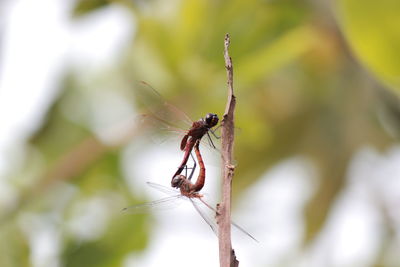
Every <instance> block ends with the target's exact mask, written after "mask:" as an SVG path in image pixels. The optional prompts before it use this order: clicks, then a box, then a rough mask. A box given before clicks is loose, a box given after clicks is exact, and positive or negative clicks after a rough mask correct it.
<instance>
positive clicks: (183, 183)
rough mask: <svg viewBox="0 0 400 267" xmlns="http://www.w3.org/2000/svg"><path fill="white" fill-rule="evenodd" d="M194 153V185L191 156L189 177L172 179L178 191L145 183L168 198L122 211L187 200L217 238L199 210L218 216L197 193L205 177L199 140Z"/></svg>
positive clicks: (213, 226) (214, 225) (212, 222)
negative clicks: (209, 211)
mask: <svg viewBox="0 0 400 267" xmlns="http://www.w3.org/2000/svg"><path fill="white" fill-rule="evenodd" d="M194 151H195V153H196V158H197V161H198V164H199V166H200V171H199V175H198V177H197V180H196V182H195V183H194V184H193V183H192V182H191V181H190V180H191V178H192V176H193V173H194V170H195V168H196V164H195V162H196V161H195V159H194V158H193V156H192V158H193V161H194V166H193V167H192V170H191V173H190V175H189V177H186V176H185V175H182V174H179V175H177V176H175V177H174V178H173V179H172V184H173V187H175V188H179V191H176V190H175V189H171V188H168V187H165V186H163V185H159V184H156V183H152V182H147V184H148V185H149V186H150V187H152V188H155V189H157V190H159V191H161V192H163V193H166V194H168V195H170V196H169V197H165V198H162V199H159V200H155V201H152V202H147V203H144V204H139V205H135V206H131V207H127V208H124V209H123V211H127V212H133V213H138V212H141V211H143V210H146V209H149V208H155V207H158V206H162V205H165V204H168V203H170V202H173V201H176V200H177V199H182V198H183V199H186V200H189V201H190V202H191V203H192V205H193V207H194V208H195V210H196V211H197V212H198V213H199V215H200V216H201V217H202V218H203V220H204V221H205V222H206V223H207V224H208V225H209V226H210V228H211V230H212V231H213V232H214V233H215V234H216V235H217V236H218V234H217V233H218V227H217V225H216V222H215V220H213V219H211V218H210V217H209V216H207V214H206V213H205V212H204V211H203V210H202V208H201V206H202V205H203V206H205V207H207V208H208V209H209V210H211V211H212V212H213V213H214V214H215V215H217V214H218V212H217V210H216V209H215V208H213V207H212V206H211V205H210V204H208V203H207V202H206V201H205V200H204V199H203V195H202V194H200V193H199V191H200V190H201V189H202V188H203V186H204V181H205V177H206V169H205V166H204V162H203V159H202V156H201V153H200V148H199V140H197V141H196V142H195V144H194ZM190 155H191V154H190ZM186 169H187V168H186ZM231 223H232V225H233V226H234V227H235V228H237V229H238V230H240V231H241V232H243V233H244V234H245V235H247V236H248V237H250V238H251V239H253V240H254V241H256V242H258V240H257V239H256V238H254V237H253V236H252V235H251V234H249V233H248V232H247V231H246V230H244V229H243V228H242V227H241V226H239V225H238V224H236V223H234V222H231Z"/></svg>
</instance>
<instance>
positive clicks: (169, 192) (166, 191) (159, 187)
mask: <svg viewBox="0 0 400 267" xmlns="http://www.w3.org/2000/svg"><path fill="white" fill-rule="evenodd" d="M146 184H147V185H148V186H150V187H152V188H154V189H156V190H158V191H160V192H162V193H164V194H167V195H170V196H172V195H176V194H179V191H178V190H175V189H173V188H169V187H166V186H163V185H160V184H156V183H153V182H146Z"/></svg>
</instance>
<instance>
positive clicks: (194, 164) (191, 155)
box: [186, 152, 197, 181]
mask: <svg viewBox="0 0 400 267" xmlns="http://www.w3.org/2000/svg"><path fill="white" fill-rule="evenodd" d="M190 157H191V158H192V160H193V167H192V168H191V169H192V171H191V172H190V175H189V177H188V176H186V177H188V179H189V181H190V180H191V179H192V177H193V174H194V170H195V169H196V167H197V163H196V160H195V159H194V157H193V153H192V152H190ZM186 166H187V165H186Z"/></svg>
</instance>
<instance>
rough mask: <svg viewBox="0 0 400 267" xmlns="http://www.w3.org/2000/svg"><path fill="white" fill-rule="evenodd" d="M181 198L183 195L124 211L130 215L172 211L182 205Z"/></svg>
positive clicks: (131, 207) (127, 208) (128, 208)
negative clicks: (157, 210)
mask: <svg viewBox="0 0 400 267" xmlns="http://www.w3.org/2000/svg"><path fill="white" fill-rule="evenodd" d="M181 197H182V195H175V196H170V197H165V198H162V199H158V200H154V201H151V202H146V203H143V204H138V205H133V206H129V207H126V208H124V209H123V210H122V211H123V212H128V213H148V212H149V211H151V210H156V209H161V210H163V209H171V208H175V207H177V206H178V205H179V204H180V203H181V201H179V200H180V199H181Z"/></svg>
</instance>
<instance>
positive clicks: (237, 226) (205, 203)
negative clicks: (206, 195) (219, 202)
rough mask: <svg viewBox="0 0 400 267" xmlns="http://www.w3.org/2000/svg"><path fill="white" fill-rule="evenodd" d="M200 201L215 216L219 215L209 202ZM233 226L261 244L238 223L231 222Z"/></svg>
mask: <svg viewBox="0 0 400 267" xmlns="http://www.w3.org/2000/svg"><path fill="white" fill-rule="evenodd" d="M200 201H201V202H202V203H203V204H204V205H205V206H206V207H207V208H209V209H210V210H212V211H213V212H214V213H215V214H217V210H216V209H215V208H213V207H212V206H211V205H210V204H208V203H207V202H205V201H204V200H203V199H201V198H200ZM231 224H232V225H233V227H235V228H236V229H238V230H239V231H240V232H242V233H243V234H245V235H247V236H248V237H250V238H251V239H253V240H254V241H256V242H257V243H259V241H258V240H257V239H256V238H255V237H254V236H252V235H251V234H250V233H249V232H247V231H246V230H244V228H243V227H241V226H240V225H238V224H237V223H235V222H233V221H231Z"/></svg>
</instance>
